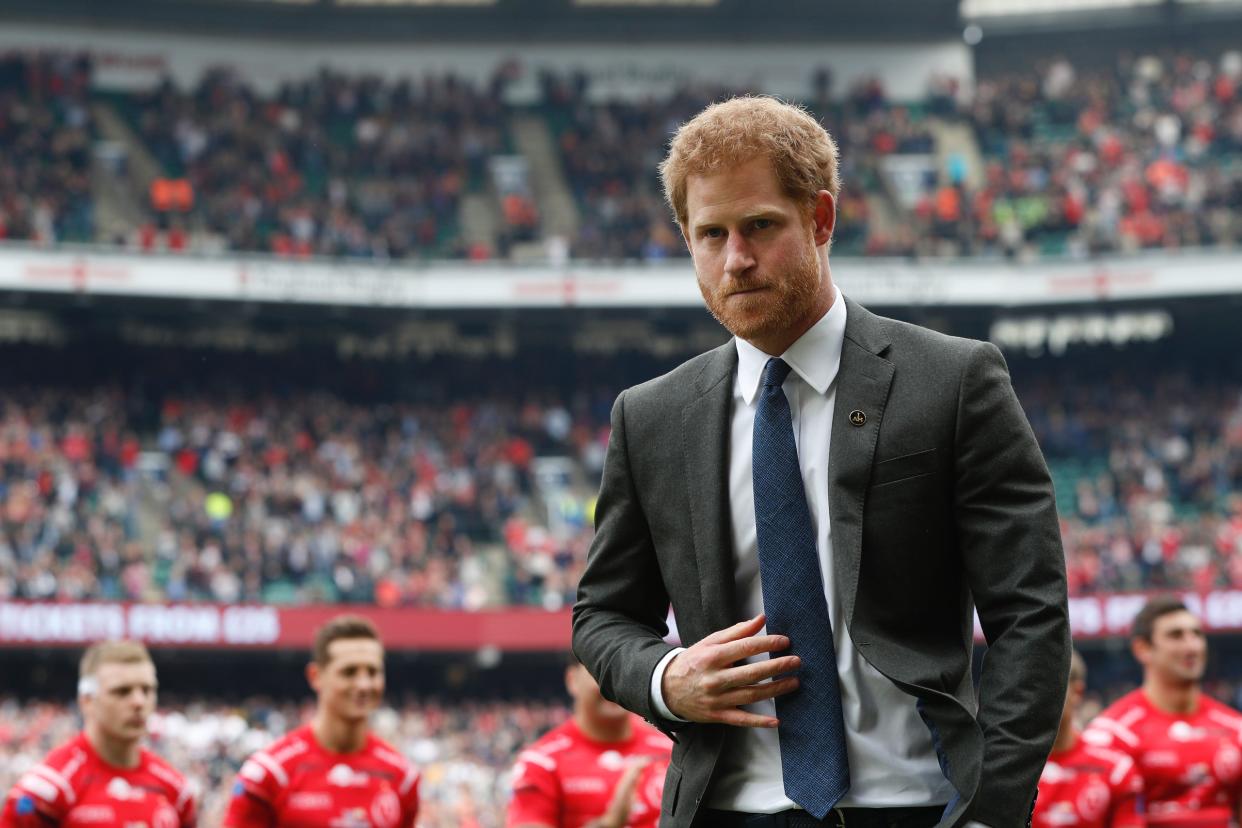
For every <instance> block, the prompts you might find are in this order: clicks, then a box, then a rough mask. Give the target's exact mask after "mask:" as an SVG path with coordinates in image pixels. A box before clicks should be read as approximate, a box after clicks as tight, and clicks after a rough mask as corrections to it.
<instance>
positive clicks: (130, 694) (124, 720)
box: [80, 662, 157, 742]
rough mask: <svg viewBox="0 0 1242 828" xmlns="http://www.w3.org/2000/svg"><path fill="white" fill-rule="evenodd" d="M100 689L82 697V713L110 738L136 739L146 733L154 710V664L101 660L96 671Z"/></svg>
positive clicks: (119, 739) (128, 740) (124, 740)
mask: <svg viewBox="0 0 1242 828" xmlns="http://www.w3.org/2000/svg"><path fill="white" fill-rule="evenodd" d="M95 681H96V683H97V684H98V689H97V690H96V692H95V693H92V694H85V695H83V696H81V697H80V702H81V706H82V716H83V717H84V718H85V719H86V721H87V723H88V724H93V725H94V726H96V727H98V728H99V730H100V731H101V732H102V733H103V734H104V735H105V736H108V737H109V738H111V739H115V740H117V741H120V742H136V741H138V740H139V739H141V738H142V737H143V736H145V735H146V733H147V719H148V718H150V716H151V714H152V713H153V712H154V711H155V693H156V686H157V685H156V683H155V665H154V664H151V663H150V662H137V663H133V664H101V665H99V669H98V670H96V672H95Z"/></svg>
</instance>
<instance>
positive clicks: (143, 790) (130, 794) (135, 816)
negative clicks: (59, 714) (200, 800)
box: [0, 733, 197, 828]
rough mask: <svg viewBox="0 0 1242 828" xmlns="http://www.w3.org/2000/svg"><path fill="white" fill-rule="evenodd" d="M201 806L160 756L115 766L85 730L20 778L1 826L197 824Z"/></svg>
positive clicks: (164, 827) (155, 827) (161, 827)
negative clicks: (107, 760)
mask: <svg viewBox="0 0 1242 828" xmlns="http://www.w3.org/2000/svg"><path fill="white" fill-rule="evenodd" d="M196 809H197V796H196V790H195V787H194V785H193V784H192V783H190V782H188V781H187V780H186V778H185V777H184V776H182V775H181V774H180V773H179V772H178V771H177V770H176V769H175V768H173V766H172V765H170V764H168V763H167V762H165V761H164V760H163V759H161V758H160V757H159V756H156V755H155V754H154V753H152V752H151V751H149V750H146V749H145V748H144V749H143V750H142V751H141V752H140V753H139V758H138V765H137V766H136V767H133V768H118V767H114V766H112V765H110V764H108V763H107V762H105V761H104V760H103V758H101V757H100V755H99V754H98V753H96V752H95V748H94V747H92V746H91V743H90V742H89V741H88V740H87V738H86V734H85V733H79V734H78V735H77V737H75V738H74V739H72V740H71V741H69V742H67V743H65V744H63V745H61V746H60V747H58V748H56V749H55V750H53V751H52V752H51V753H49V754H48V755H47V756H46V757H45V758H44V760H43V761H42V762H40V763H39V764H37V765H35V766H34V767H33V768H31V769H30V770H28V771H26V773H25V774H24V775H23V776H22V777H21V778H20V779H18V780H17V784H15V785H14V786H13V788H12V790H10V791H9V793H8V796H7V798H6V799H5V804H4V811H3V814H2V815H0V826H3V828H48V826H49V825H58V826H61V828H86V826H91V828H100V826H112V825H123V826H125V827H126V828H193V826H194V824H195V820H196Z"/></svg>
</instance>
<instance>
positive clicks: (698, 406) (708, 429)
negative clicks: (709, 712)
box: [681, 341, 737, 631]
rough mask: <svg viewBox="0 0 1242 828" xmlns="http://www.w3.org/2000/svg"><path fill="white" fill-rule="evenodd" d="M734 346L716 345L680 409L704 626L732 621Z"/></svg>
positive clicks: (714, 626)
mask: <svg viewBox="0 0 1242 828" xmlns="http://www.w3.org/2000/svg"><path fill="white" fill-rule="evenodd" d="M736 370H737V346H736V345H734V343H733V342H732V341H729V342H727V343H726V344H724V345H722V346H721V347H719V348H717V349H716V350H715V351H714V352H713V354H712V358H711V359H710V360H708V362H707V365H706V366H705V367H704V369H703V371H702V372H701V373H700V374H699V376H698V377H697V378H696V381H695V389H694V390H695V395H694V398H693V399H692V400H690V402H689V403H687V404H686V406H685V408H684V409H682V421H681V427H682V455H683V460H684V463H685V469H686V485H687V486H688V487H689V491H688V492H687V494H688V497H689V503H690V529H691V538H692V539H693V543H694V551H695V559H696V562H697V564H698V570H699V603H700V606H701V608H702V613H703V620H704V622H705V624H706V626H705V628H704V629H706V630H708V631H711V630H719V629H724V628H725V627H727V626H730V625H731V624H733V623H735V621H736V620H737V619H735V618H734V617H733V613H734V612H735V609H736V606H737V601H736V595H735V592H736V588H735V586H734V569H735V566H734V555H733V532H732V528H731V527H732V524H731V522H730V516H729V492H728V481H729V436H730V433H731V426H730V415H731V411H732V404H733V375H734V373H735V371H736Z"/></svg>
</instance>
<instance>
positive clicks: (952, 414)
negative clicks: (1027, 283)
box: [573, 300, 1070, 828]
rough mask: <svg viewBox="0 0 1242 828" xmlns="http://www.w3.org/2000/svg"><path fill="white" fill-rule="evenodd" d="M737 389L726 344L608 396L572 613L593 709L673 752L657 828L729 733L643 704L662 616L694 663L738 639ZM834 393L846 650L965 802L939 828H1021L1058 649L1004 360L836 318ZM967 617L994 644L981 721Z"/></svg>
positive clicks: (1051, 699)
mask: <svg viewBox="0 0 1242 828" xmlns="http://www.w3.org/2000/svg"><path fill="white" fill-rule="evenodd" d="M847 301H848V300H847ZM736 370H737V351H736V346H735V345H734V344H733V343H732V342H730V343H727V344H725V345H723V346H721V347H720V348H717V349H716V350H714V351H710V352H708V353H706V354H703V355H701V356H698V357H696V358H694V359H692V360H690V361H689V362H686V363H685V364H683V365H681V366H680V367H678V368H677V369H675V370H673V371H672V372H670V373H669V374H667V375H665V376H663V377H660V378H658V379H654V380H651V381H650V382H647V383H644V384H642V385H639V386H636V387H634V388H630V389H628V390H627V391H625V392H623V393H622V394H621V395H620V396H619V397H618V399H617V401H616V404H615V406H614V407H613V412H612V437H611V439H610V441H609V445H608V454H607V460H606V462H605V466H604V476H603V484H602V486H601V489H600V496H599V502H598V505H597V507H596V518H595V519H596V537H595V541H594V543H593V545H592V547H591V551H590V554H589V557H588V563H587V568H586V571H585V573H584V574H583V576H582V580H581V583H580V585H579V590H578V601H577V604H576V605H575V606H574V612H573V618H574V621H573V647H574V652H575V653H576V654H577V655H578V657H579V658H580V659H581V660H582V662H583V663H584V664H585V665H586V666H587V668H588V669H589V670H590V671H591V673H592V674H594V675H595V676H596V678H597V679H598V680H599V683H600V687H601V690H602V691H603V694H604V696H605V697H607V698H609V699H612V700H614V701H616V702H618V703H620V704H621V705H622V706H624V707H626V708H628V709H630V710H632V711H634V712H636V713H639V714H640V715H642V716H643V717H645V718H646V719H648V720H650V721H652V722H654V723H655V724H657V726H660V727H661V728H662V729H664V730H665V731H666V732H669V733H670V734H672V735H673V737H674V739H675V740H676V742H677V744H676V746H675V748H674V751H673V762H672V765H671V766H670V768H669V772H668V776H667V779H666V781H665V788H664V801H663V810H662V815H661V822H660V824H661V825H662V826H673V827H674V828H688V826H690V825H691V823H692V822H693V819H694V816H695V813H696V811H697V810H698V807H699V805H700V803H701V802H702V800H703V797H704V796H705V795H706V792H707V790H708V786H709V785H710V784H711V781H712V774H713V771H714V769H715V766H716V761H717V758H718V757H719V754H720V750H721V747H722V741H723V735H724V731H723V727H724V726H721V725H701V724H688V725H680V724H678V723H674V722H670V721H667V720H663V719H661V718H660V717H659V716H658V714H657V713H656V712H655V710H654V709H653V707H652V704H651V699H650V694H649V686H650V681H651V676H652V672H653V670H654V669H655V666H656V663H657V662H658V661H659V660H660V659H661V658H662V657H663V656H664V655H665V654H666V653H667V652H668V651H669V649H670V647H669V645H668V644H666V643H665V642H664V641H663V640H662V639H663V636H664V635H665V634H666V633H667V628H666V626H665V617H666V615H667V611H668V607H669V603H670V602H671V603H672V607H673V611H674V613H675V614H676V618H677V625H678V630H679V632H680V634H681V638H682V641H683V642H685V643H686V644H687V645H690V644H693V643H694V642H696V641H698V640H700V639H702V638H704V637H706V636H707V635H709V634H710V633H712V632H715V631H716V630H720V629H723V628H725V627H728V626H730V625H732V624H734V623H736V622H737V621H739V620H741V619H740V618H739V610H738V606H739V605H738V601H737V596H736V595H734V592H735V589H734V560H735V558H734V552H733V548H732V537H731V534H732V533H731V531H730V520H729V508H730V507H729V500H728V493H727V476H728V451H729V431H730V428H729V423H730V416H731V405H732V399H733V377H734V374H735V372H736ZM836 381H837V396H836V407H835V410H834V413H833V425H832V435H831V439H832V445H831V449H830V451H831V457H830V460H829V469H830V472H829V474H830V476H831V479H830V481H829V484H830V492H829V511H830V513H831V520H832V538H833V567H834V576H835V580H836V600H838V601H841V602H844V610H845V613H844V615H845V618H846V619H847V623H848V625H849V631H850V636H851V638H852V639H853V641H854V643H855V645H856V646H857V647H858V648H859V650H860V651H861V652H862V654H863V656H864V657H866V659H867V660H868V661H869V662H871V664H872V665H874V666H875V667H876V668H877V669H878V670H879V671H880V672H881V673H883V674H884V675H885V676H887V677H888V678H889V679H891V680H892V681H893V682H894V683H895V684H896V685H897V686H898V687H900V688H901V689H902V690H904V691H905V692H907V693H910V694H912V695H914V696H915V697H917V699H918V705H919V709H920V711H921V713H922V716H923V719H924V721H925V723H926V724H927V726H928V728H929V729H930V730H931V733H932V741H933V744H934V745H935V747H936V751H937V754H938V757H939V759H940V764H941V769H942V770H943V771H944V773H945V776H946V777H947V778H948V779H949V781H950V782H951V783H952V785H953V787H954V789H955V790H956V791H958V793H959V795H958V796H957V797H956V798H955V799H954V801H953V802H951V803H950V804H949V807H948V808H946V810H945V815H944V818H943V819H942V821H941V825H943V826H953V825H961V824H963V823H965V822H966V821H967V820H969V819H976V820H979V821H980V822H984V823H986V824H988V825H990V826H992V827H993V828H1010V826H1020V825H1026V824H1027V823H1028V821H1029V818H1030V813H1031V809H1032V805H1033V800H1034V796H1035V788H1036V783H1037V781H1038V779H1039V774H1040V771H1041V769H1042V767H1043V764H1044V760H1045V759H1046V758H1047V755H1048V752H1049V750H1050V749H1051V745H1052V740H1053V737H1054V736H1055V734H1056V729H1057V723H1058V721H1059V719H1060V714H1061V707H1062V703H1063V701H1064V697H1065V686H1066V679H1067V673H1068V665H1069V647H1070V644H1069V623H1068V613H1067V609H1066V586H1065V560H1064V555H1063V552H1062V549H1061V539H1060V532H1059V529H1058V525H1057V516H1056V508H1055V505H1054V503H1053V492H1052V484H1051V481H1050V479H1049V476H1048V471H1047V467H1046V466H1045V464H1044V461H1043V457H1042V455H1041V453H1040V450H1039V447H1038V446H1037V444H1036V442H1035V438H1034V435H1033V434H1032V432H1031V429H1030V426H1029V425H1028V424H1027V421H1026V418H1025V416H1024V414H1023V412H1022V410H1021V408H1020V406H1019V404H1018V401H1017V398H1016V397H1015V395H1014V393H1013V389H1012V387H1011V385H1010V382H1009V376H1008V371H1007V369H1006V366H1005V362H1004V359H1003V358H1002V357H1001V355H1000V352H999V351H998V350H997V349H996V348H995V347H994V346H992V345H991V344H988V343H983V342H976V341H972V340H966V339H958V338H953V337H948V336H943V335H940V334H937V333H934V332H932V331H929V330H926V329H924V328H919V327H917V326H914V325H908V324H905V323H901V322H897V321H894V320H890V319H885V318H882V317H879V316H876V315H874V314H872V313H870V312H868V311H866V310H864V309H863V308H862V307H860V306H858V305H857V304H854V303H852V302H849V303H848V320H847V323H846V330H845V343H844V350H843V353H842V357H841V367H840V372H839V373H838V376H837V380H836ZM853 411H861V412H863V413H864V414H865V415H866V422H865V423H864V424H863V425H861V426H858V425H854V424H853V423H851V417H850V414H851V412H853ZM790 587H791V588H797V585H796V584H791V585H790ZM972 607H974V608H977V610H978V613H979V618H980V620H981V622H982V626H983V631H984V635H985V637H986V638H987V641H988V644H989V649H988V652H987V654H986V656H985V658H984V665H983V675H982V682H981V685H980V687H979V701H978V703H976V698H975V689H974V686H973V683H972V681H971V652H972V647H973V641H974V637H973V620H972V613H971V610H972Z"/></svg>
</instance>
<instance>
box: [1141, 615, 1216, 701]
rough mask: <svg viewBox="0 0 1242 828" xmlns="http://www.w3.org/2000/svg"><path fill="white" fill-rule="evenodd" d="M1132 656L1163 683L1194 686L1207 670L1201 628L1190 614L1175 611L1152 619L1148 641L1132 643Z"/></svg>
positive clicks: (1197, 620)
mask: <svg viewBox="0 0 1242 828" xmlns="http://www.w3.org/2000/svg"><path fill="white" fill-rule="evenodd" d="M1134 646H1135V651H1134V652H1135V656H1136V657H1137V658H1138V660H1139V662H1140V663H1141V664H1142V665H1143V667H1144V668H1146V669H1148V670H1153V671H1155V672H1156V674H1157V675H1158V676H1159V677H1160V678H1162V679H1164V680H1165V681H1169V682H1173V683H1186V684H1189V683H1195V682H1198V681H1199V680H1200V679H1202V678H1203V671H1204V669H1205V668H1206V666H1207V638H1206V637H1204V635H1203V625H1202V624H1200V623H1199V619H1198V618H1196V617H1195V616H1194V615H1193V614H1191V613H1190V612H1187V611H1185V610H1178V611H1177V612H1171V613H1169V614H1167V615H1162V616H1160V617H1159V618H1157V619H1156V622H1155V624H1154V625H1153V628H1152V633H1151V641H1150V642H1147V641H1144V640H1142V639H1136V641H1135V645H1134Z"/></svg>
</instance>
